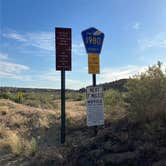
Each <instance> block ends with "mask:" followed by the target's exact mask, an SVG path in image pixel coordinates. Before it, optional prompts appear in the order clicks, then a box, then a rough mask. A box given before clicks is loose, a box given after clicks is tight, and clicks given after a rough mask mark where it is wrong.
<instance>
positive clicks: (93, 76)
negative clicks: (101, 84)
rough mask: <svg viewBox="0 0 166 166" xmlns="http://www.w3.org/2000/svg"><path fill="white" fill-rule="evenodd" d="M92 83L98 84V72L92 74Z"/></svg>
mask: <svg viewBox="0 0 166 166" xmlns="http://www.w3.org/2000/svg"><path fill="white" fill-rule="evenodd" d="M92 85H93V86H96V74H92Z"/></svg>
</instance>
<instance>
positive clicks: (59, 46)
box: [55, 28, 71, 70]
mask: <svg viewBox="0 0 166 166" xmlns="http://www.w3.org/2000/svg"><path fill="white" fill-rule="evenodd" d="M55 35H56V36H55V37H56V70H71V28H56V29H55Z"/></svg>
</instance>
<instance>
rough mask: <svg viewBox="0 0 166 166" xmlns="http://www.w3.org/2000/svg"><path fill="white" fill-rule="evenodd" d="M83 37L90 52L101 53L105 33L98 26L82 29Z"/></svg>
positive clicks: (87, 50)
mask: <svg viewBox="0 0 166 166" xmlns="http://www.w3.org/2000/svg"><path fill="white" fill-rule="evenodd" d="M82 38H83V41H84V45H85V48H86V52H87V53H88V54H89V53H94V54H100V52H101V48H102V44H103V40H104V33H102V32H101V31H99V30H97V29H96V28H89V29H86V30H84V31H82Z"/></svg>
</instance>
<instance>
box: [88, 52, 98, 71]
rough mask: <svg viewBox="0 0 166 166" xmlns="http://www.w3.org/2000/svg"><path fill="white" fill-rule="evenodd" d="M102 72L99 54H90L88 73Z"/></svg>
mask: <svg viewBox="0 0 166 166" xmlns="http://www.w3.org/2000/svg"><path fill="white" fill-rule="evenodd" d="M99 72H100V65H99V55H98V54H88V73H89V74H98V73H99Z"/></svg>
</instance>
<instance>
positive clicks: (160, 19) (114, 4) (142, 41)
mask: <svg viewBox="0 0 166 166" xmlns="http://www.w3.org/2000/svg"><path fill="white" fill-rule="evenodd" d="M165 9H166V0H91V1H89V0H0V12H1V13H0V86H17V87H39V88H41V87H42V88H58V89H59V88H60V71H56V70H55V34H54V28H55V27H71V28H72V46H73V47H72V71H67V72H66V86H67V88H74V89H78V88H81V87H85V86H87V85H90V84H91V75H89V74H88V68H87V54H86V52H85V48H84V45H83V41H82V38H81V31H83V30H85V29H87V28H89V27H95V28H97V29H99V30H101V31H102V32H103V33H104V34H105V39H104V42H103V47H102V51H101V54H100V66H101V67H100V74H99V75H97V83H103V82H110V81H114V80H117V79H120V78H127V77H129V76H131V75H133V74H136V73H138V72H141V71H143V70H144V69H145V67H147V66H148V65H152V64H154V63H156V62H157V61H158V60H160V61H162V62H164V63H165V62H166V10H165Z"/></svg>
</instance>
